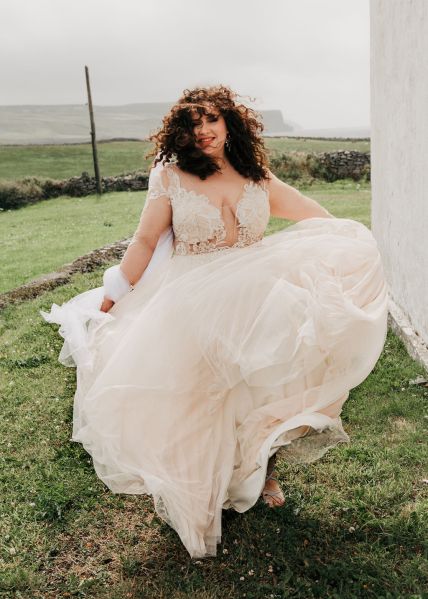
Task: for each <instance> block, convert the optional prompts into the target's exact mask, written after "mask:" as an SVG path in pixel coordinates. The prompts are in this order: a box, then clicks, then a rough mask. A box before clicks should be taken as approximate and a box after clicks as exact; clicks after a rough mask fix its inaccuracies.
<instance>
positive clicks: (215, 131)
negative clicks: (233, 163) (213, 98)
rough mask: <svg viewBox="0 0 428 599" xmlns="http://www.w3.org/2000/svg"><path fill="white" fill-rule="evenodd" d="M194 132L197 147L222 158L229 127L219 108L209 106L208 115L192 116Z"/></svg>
mask: <svg viewBox="0 0 428 599" xmlns="http://www.w3.org/2000/svg"><path fill="white" fill-rule="evenodd" d="M192 119H193V125H194V126H193V132H194V135H195V139H196V142H195V143H196V147H198V148H200V149H201V150H202V151H203V152H204V153H205V154H209V155H211V156H222V155H223V153H224V144H225V142H226V135H227V127H226V121H225V120H224V117H223V116H222V115H221V114H220V112H219V111H218V110H217V108H215V107H213V106H209V109H208V111H207V114H206V115H205V114H203V115H201V116H199V114H198V113H197V112H195V113H194V114H193V115H192Z"/></svg>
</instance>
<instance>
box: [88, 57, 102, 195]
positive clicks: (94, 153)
mask: <svg viewBox="0 0 428 599" xmlns="http://www.w3.org/2000/svg"><path fill="white" fill-rule="evenodd" d="M85 75H86V89H87V90H88V107H89V118H90V120H91V139H92V156H93V159H94V171H95V179H96V182H97V193H98V195H101V194H102V188H101V177H100V169H99V166H98V154H97V139H96V137H95V120H94V111H93V108H92V95H91V85H90V83H89V69H88V67H86V66H85Z"/></svg>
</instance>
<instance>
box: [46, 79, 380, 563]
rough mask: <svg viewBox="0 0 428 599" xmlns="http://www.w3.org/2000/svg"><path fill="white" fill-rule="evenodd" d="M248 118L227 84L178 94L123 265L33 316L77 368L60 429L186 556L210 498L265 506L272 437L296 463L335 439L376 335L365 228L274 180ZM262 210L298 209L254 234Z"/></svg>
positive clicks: (272, 490) (207, 540) (210, 507)
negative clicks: (137, 500)
mask: <svg viewBox="0 0 428 599" xmlns="http://www.w3.org/2000/svg"><path fill="white" fill-rule="evenodd" d="M262 129H263V127H262V125H261V123H260V122H259V121H258V119H257V115H256V113H254V111H252V110H251V109H250V108H247V107H245V106H244V105H242V104H239V103H238V102H237V101H236V94H234V93H233V92H232V91H231V90H230V89H229V88H227V87H224V86H214V87H210V88H196V89H194V90H185V91H184V93H183V95H182V97H181V98H180V99H179V101H178V103H177V104H176V105H175V106H174V107H173V108H172V109H171V111H170V113H169V114H168V115H167V116H166V117H165V118H164V120H163V126H162V128H161V129H160V131H159V132H158V133H157V134H155V135H154V136H153V137H152V140H153V141H154V142H155V149H154V151H153V152H154V154H156V159H155V161H154V168H153V169H152V171H151V174H150V180H149V191H148V194H147V199H146V203H145V206H144V209H143V211H142V214H141V218H140V222H139V225H138V227H137V229H136V232H135V234H134V237H133V239H132V241H131V243H130V245H129V247H128V248H127V250H126V253H125V255H124V256H123V258H122V261H121V262H120V264H119V265H116V266H114V267H111V268H110V269H108V270H107V271H106V272H105V274H104V280H103V283H104V285H103V287H100V288H97V289H94V290H90V291H87V292H85V293H83V294H80V295H78V296H76V297H75V298H73V299H71V300H70V301H69V302H66V303H65V304H63V306H61V307H59V306H56V305H55V304H54V305H53V306H52V309H51V312H50V314H47V313H45V312H42V315H43V317H44V318H45V319H46V320H48V321H49V322H57V323H59V324H61V328H60V333H61V335H62V336H63V337H64V339H65V343H64V345H63V348H62V350H61V354H60V357H59V359H60V361H61V362H62V363H64V364H66V365H71V366H74V365H76V366H77V389H76V394H75V403H74V418H73V437H72V438H73V440H74V441H78V442H80V443H82V444H83V446H84V447H85V449H86V450H87V451H88V452H89V453H90V454H91V456H92V458H93V463H94V467H95V470H96V472H97V474H98V476H99V477H100V478H101V480H103V481H104V483H105V484H106V485H107V486H108V487H109V488H110V489H111V490H112V491H113V492H116V493H149V494H151V495H152V496H153V498H154V505H155V509H156V511H157V513H158V514H159V515H160V517H161V518H163V519H164V520H165V521H166V522H168V524H170V526H172V527H173V528H174V529H175V530H176V531H177V533H178V534H179V536H180V539H181V540H182V542H183V544H184V545H185V547H186V549H187V550H188V552H189V554H190V555H191V556H192V557H205V556H212V555H216V548H217V544H218V543H219V542H220V540H221V513H222V509H227V508H234V509H235V510H237V511H239V512H244V511H246V510H248V509H249V508H250V507H251V506H253V505H254V503H255V502H256V501H257V499H258V498H259V496H260V495H261V494H262V496H263V498H264V500H265V502H266V503H268V505H270V506H272V507H275V506H279V505H282V503H283V502H284V496H283V495H282V492H281V489H280V487H279V486H278V483H277V480H276V479H275V477H274V476H273V472H272V462H273V458H274V456H275V454H276V452H277V451H278V449H279V448H281V451H282V455H283V456H284V459H286V460H289V461H293V462H310V461H313V460H315V459H317V458H319V457H321V456H322V455H323V454H324V453H325V451H326V450H327V449H328V448H330V447H333V446H334V445H336V444H337V443H339V442H346V441H348V436H347V435H346V433H345V431H344V430H343V428H342V425H341V420H340V412H341V408H342V405H343V403H344V401H345V400H346V399H347V397H348V394H349V390H350V389H351V388H353V387H355V386H356V385H358V384H359V383H361V382H362V381H363V380H364V379H365V378H366V377H367V375H368V374H369V373H370V371H371V370H372V368H373V367H374V365H375V363H376V361H377V359H378V357H379V355H380V352H381V350H382V348H383V345H384V342H385V337H386V330H387V289H386V284H385V281H384V278H383V271H382V264H381V260H380V257H379V253H378V250H377V246H376V242H375V240H374V238H373V237H372V235H371V232H370V231H369V230H368V229H367V228H366V227H365V226H364V225H362V224H360V223H358V222H356V221H353V220H350V219H336V218H334V217H332V215H331V214H329V213H328V212H327V211H326V210H325V209H324V208H322V207H321V206H320V205H319V204H318V203H317V202H315V201H314V200H312V199H310V198H308V197H305V196H304V195H302V194H301V193H299V192H298V191H297V190H296V189H294V188H293V187H291V186H289V185H287V184H286V183H283V182H282V181H280V180H279V179H278V178H277V177H275V176H274V175H273V174H272V173H271V172H270V170H269V169H268V166H267V161H266V156H265V150H264V146H263V141H262V138H261V136H260V132H261V131H262ZM270 215H273V216H277V217H281V218H287V219H291V220H294V221H299V222H297V223H296V224H294V225H292V226H291V227H288V228H287V229H285V230H283V231H280V232H278V233H275V234H273V235H270V236H267V237H264V232H265V229H266V226H267V224H268V220H269V217H270ZM131 291H132V293H131ZM269 473H270V474H269ZM267 474H268V475H267Z"/></svg>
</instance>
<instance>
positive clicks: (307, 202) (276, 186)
mask: <svg viewBox="0 0 428 599" xmlns="http://www.w3.org/2000/svg"><path fill="white" fill-rule="evenodd" d="M269 176H270V179H269V182H268V190H269V202H270V213H271V215H272V216H278V217H279V218H287V219H289V220H294V221H299V220H303V219H305V218H313V217H316V216H317V217H322V218H335V217H334V216H333V215H332V214H330V212H328V210H326V209H325V208H323V207H322V206H321V205H320V204H318V202H316V201H315V200H312V199H311V198H308V197H307V196H304V195H303V194H302V193H300V191H298V190H297V189H295V188H294V187H292V186H291V185H288V184H287V183H284V182H283V181H281V180H280V179H278V177H276V176H275V175H274V174H273V173H272V172H271V171H269Z"/></svg>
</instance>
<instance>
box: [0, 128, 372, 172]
mask: <svg viewBox="0 0 428 599" xmlns="http://www.w3.org/2000/svg"><path fill="white" fill-rule="evenodd" d="M266 146H267V147H268V148H269V149H270V150H272V152H273V153H274V154H275V153H281V152H289V151H292V150H303V151H306V152H327V151H336V150H339V149H340V150H359V151H362V152H368V151H370V142H368V141H359V140H356V141H329V140H320V139H319V140H316V139H312V140H311V139H293V138H291V137H290V138H278V139H276V138H266ZM151 148H152V144H151V143H150V142H132V141H124V142H111V143H102V144H99V146H98V155H99V163H100V170H101V174H102V175H103V176H107V175H117V174H120V173H123V172H129V171H134V170H143V171H146V170H147V169H148V167H149V164H150V163H151V159H149V160H147V159H145V158H144V156H145V155H146V154H148V152H149V151H150V150H151ZM83 171H87V172H89V173H91V174H92V173H93V166H92V149H91V146H90V144H78V145H62V146H61V145H42V146H37V145H35V146H0V179H7V180H16V179H23V178H24V177H30V176H33V177H50V178H52V179H66V178H68V177H73V176H75V175H80V174H81V173H82V172H83Z"/></svg>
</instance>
